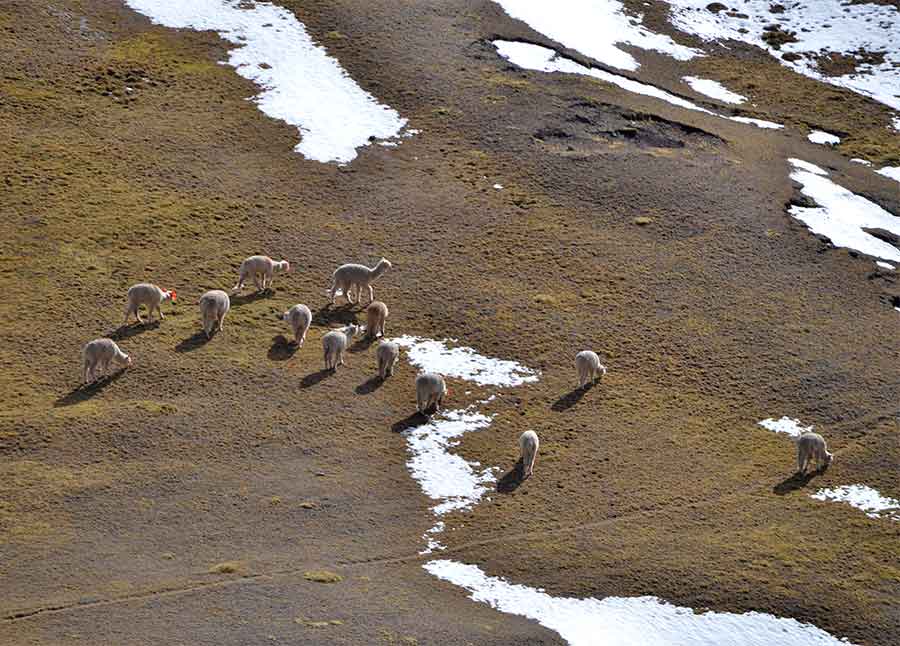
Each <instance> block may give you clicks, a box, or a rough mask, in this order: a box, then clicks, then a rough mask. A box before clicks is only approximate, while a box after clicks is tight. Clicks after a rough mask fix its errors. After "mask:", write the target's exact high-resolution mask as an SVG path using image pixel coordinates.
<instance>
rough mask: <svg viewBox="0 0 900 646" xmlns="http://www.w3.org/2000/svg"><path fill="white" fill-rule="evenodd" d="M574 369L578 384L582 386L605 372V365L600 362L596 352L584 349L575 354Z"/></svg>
mask: <svg viewBox="0 0 900 646" xmlns="http://www.w3.org/2000/svg"><path fill="white" fill-rule="evenodd" d="M575 370H576V371H578V386H579V387H580V388H584V387H585V386H586V385H587V384H589V383H592V382H593V381H594V380H595V379H599V378H600V377H602V376H603V375H605V374H606V366H604V365H603V364H601V363H600V357H598V356H597V353H596V352H591V351H590V350H584V351H582V352H579V353H578V354H576V355H575Z"/></svg>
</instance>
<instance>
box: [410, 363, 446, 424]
mask: <svg viewBox="0 0 900 646" xmlns="http://www.w3.org/2000/svg"><path fill="white" fill-rule="evenodd" d="M446 394H447V384H446V383H444V378H443V377H442V376H441V375H439V374H437V373H436V372H423V373H422V374H421V375H419V376H418V377H416V408H417V409H418V411H419V412H420V413H422V414H425V415H427V414H428V413H426V411H427V410H428V409H430V408H431V407H432V406H433V407H434V411H435V412H438V411H439V410H441V404H443V402H444V396H445V395H446Z"/></svg>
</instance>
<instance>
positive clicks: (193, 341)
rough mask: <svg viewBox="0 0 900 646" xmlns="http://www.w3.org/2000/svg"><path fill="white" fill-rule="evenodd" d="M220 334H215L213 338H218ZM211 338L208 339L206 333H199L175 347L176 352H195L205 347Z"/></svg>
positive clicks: (201, 331)
mask: <svg viewBox="0 0 900 646" xmlns="http://www.w3.org/2000/svg"><path fill="white" fill-rule="evenodd" d="M217 334H218V332H213V336H216V335H217ZM210 339H212V337H210V338H206V332H204V331H203V330H200V331H199V332H197V333H195V334H192V335H191V336H189V337H188V338H186V339H184V340H182V341H181V342H180V343H179V344H178V345H176V346H175V352H193V351H194V350H198V349H200V348H202V347H203V346H205V345H206V344H207V343H209V342H210Z"/></svg>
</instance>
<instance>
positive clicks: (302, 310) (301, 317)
mask: <svg viewBox="0 0 900 646" xmlns="http://www.w3.org/2000/svg"><path fill="white" fill-rule="evenodd" d="M281 320H282V321H285V322H286V323H287V324H288V325H290V326H291V329H292V330H293V331H294V343H296V344H297V345H298V346H300V345H303V342H304V341H306V333H307V332H308V331H309V324H310V323H312V312H310V311H309V308H308V307H307V306H306V305H303V304H300V303H298V304H297V305H294V306H293V307H292V308H291V309H289V310H288V311H287V312H284V313H283V314H282V315H281Z"/></svg>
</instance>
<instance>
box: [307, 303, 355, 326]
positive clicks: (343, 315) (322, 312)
mask: <svg viewBox="0 0 900 646" xmlns="http://www.w3.org/2000/svg"><path fill="white" fill-rule="evenodd" d="M356 322H357V321H356V312H354V311H353V306H352V305H337V306H332V305H331V303H329V304H328V305H326V306H325V307H322V308H320V309H318V310H316V311H315V312H313V318H312V324H313V325H319V326H322V327H328V326H330V325H332V324H333V323H338V324H340V325H350V324H351V323H354V324H355V323H356Z"/></svg>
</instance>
